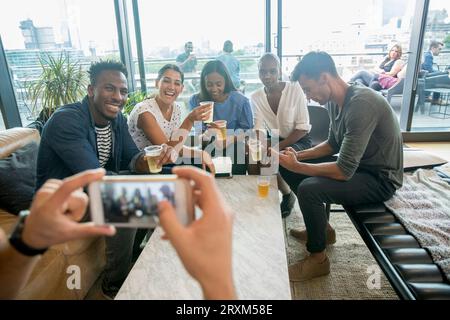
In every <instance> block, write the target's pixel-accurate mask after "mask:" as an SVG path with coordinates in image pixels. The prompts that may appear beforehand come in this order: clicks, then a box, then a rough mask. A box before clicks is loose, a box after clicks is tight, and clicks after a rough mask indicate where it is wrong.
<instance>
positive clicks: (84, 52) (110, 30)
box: [0, 0, 120, 126]
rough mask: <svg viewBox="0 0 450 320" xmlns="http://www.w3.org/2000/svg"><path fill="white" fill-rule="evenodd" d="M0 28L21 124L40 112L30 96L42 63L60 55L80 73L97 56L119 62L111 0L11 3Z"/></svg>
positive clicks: (4, 10)
mask: <svg viewBox="0 0 450 320" xmlns="http://www.w3.org/2000/svg"><path fill="white" fill-rule="evenodd" d="M100 12H101V15H99V13H100ZM0 30H2V34H1V35H2V39H3V45H4V48H5V54H6V57H7V61H8V65H9V68H10V71H11V77H12V81H13V86H14V89H15V94H16V99H17V104H18V107H19V112H20V115H21V119H22V124H23V125H24V126H25V125H27V124H28V123H30V122H32V121H33V120H34V119H35V118H36V117H37V115H38V112H39V109H40V105H39V101H38V103H37V106H38V108H37V109H35V108H33V103H32V101H31V94H30V88H31V85H32V84H33V83H35V82H36V81H37V80H38V79H39V77H40V76H41V74H42V68H41V66H40V61H41V60H40V59H42V58H43V59H48V57H55V58H57V57H59V56H60V54H61V53H62V52H64V53H65V54H67V56H68V57H69V59H70V61H72V62H77V63H79V64H80V65H82V67H83V68H84V69H87V68H88V67H89V65H90V64H91V62H92V61H95V60H98V59H99V58H113V59H116V60H120V57H119V56H120V55H119V48H118V42H117V31H116V22H115V14H114V3H113V1H111V0H96V1H85V0H43V1H33V0H15V1H9V3H8V5H7V6H4V7H3V8H2V10H1V11H0Z"/></svg>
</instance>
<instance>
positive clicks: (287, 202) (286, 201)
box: [280, 191, 297, 218]
mask: <svg viewBox="0 0 450 320" xmlns="http://www.w3.org/2000/svg"><path fill="white" fill-rule="evenodd" d="M296 199H297V198H296V197H295V194H294V193H293V192H292V191H291V192H290V193H289V194H286V195H284V196H283V200H282V201H281V204H280V210H281V217H282V218H286V217H288V216H289V215H290V214H291V212H292V209H294V205H295V200H296Z"/></svg>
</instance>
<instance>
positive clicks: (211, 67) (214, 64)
mask: <svg viewBox="0 0 450 320" xmlns="http://www.w3.org/2000/svg"><path fill="white" fill-rule="evenodd" d="M213 72H217V73H218V74H220V75H221V76H222V77H223V78H224V79H225V88H224V90H223V92H224V93H230V92H231V91H237V90H236V88H235V86H234V85H233V81H231V77H230V74H229V73H228V70H227V67H226V66H225V65H224V64H223V62H222V61H219V60H212V61H208V62H207V63H206V64H205V66H204V67H203V70H202V74H201V76H200V95H199V98H200V101H208V100H211V96H210V95H209V93H208V90H206V76H207V75H209V74H211V73H213Z"/></svg>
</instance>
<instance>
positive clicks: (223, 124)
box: [214, 120, 227, 141]
mask: <svg viewBox="0 0 450 320" xmlns="http://www.w3.org/2000/svg"><path fill="white" fill-rule="evenodd" d="M214 124H215V125H216V126H217V130H218V133H217V140H218V141H225V140H227V121H226V120H217V121H214Z"/></svg>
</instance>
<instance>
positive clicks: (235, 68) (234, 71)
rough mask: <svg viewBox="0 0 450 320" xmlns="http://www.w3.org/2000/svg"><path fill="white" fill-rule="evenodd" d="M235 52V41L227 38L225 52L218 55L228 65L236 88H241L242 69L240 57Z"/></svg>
mask: <svg viewBox="0 0 450 320" xmlns="http://www.w3.org/2000/svg"><path fill="white" fill-rule="evenodd" d="M232 53H233V42H231V41H230V40H227V41H225V42H224V44H223V53H222V54H221V55H220V56H218V57H217V60H220V61H222V62H223V64H224V65H225V66H226V67H227V70H228V73H229V74H230V77H231V81H233V85H234V87H235V88H236V89H239V87H240V85H241V79H240V78H239V72H240V70H241V65H240V62H239V60H238V59H236V57H234V56H233V55H232Z"/></svg>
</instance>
